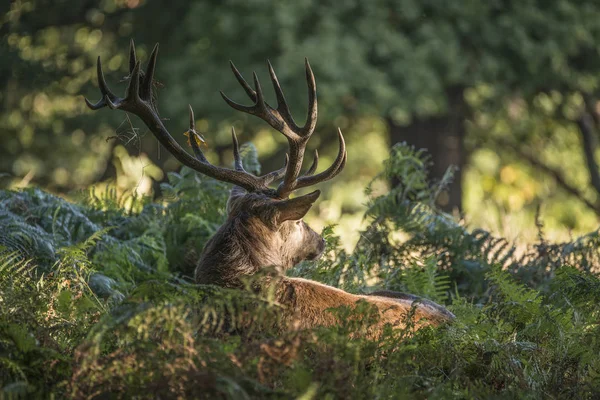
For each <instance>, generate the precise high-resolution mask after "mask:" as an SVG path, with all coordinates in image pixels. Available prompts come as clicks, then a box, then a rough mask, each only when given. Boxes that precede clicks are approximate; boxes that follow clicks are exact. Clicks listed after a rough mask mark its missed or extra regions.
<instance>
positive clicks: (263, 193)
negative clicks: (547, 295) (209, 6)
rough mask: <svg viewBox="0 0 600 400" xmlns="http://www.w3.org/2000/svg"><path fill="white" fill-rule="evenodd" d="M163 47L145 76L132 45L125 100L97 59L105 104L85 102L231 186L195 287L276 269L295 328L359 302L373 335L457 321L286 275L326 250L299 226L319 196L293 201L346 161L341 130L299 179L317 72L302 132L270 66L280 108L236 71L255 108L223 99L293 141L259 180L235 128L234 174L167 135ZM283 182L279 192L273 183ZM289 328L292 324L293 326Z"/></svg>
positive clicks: (387, 296)
mask: <svg viewBox="0 0 600 400" xmlns="http://www.w3.org/2000/svg"><path fill="white" fill-rule="evenodd" d="M157 54H158V45H156V47H154V50H153V51H152V54H151V56H150V60H149V63H148V66H147V69H146V71H145V72H143V71H141V68H140V62H139V61H138V60H137V58H136V53H135V47H134V45H133V42H132V43H131V49H130V60H129V70H130V78H129V84H128V86H127V90H126V94H125V97H124V98H120V97H117V96H116V95H115V94H113V92H111V90H110V89H109V88H108V85H107V84H106V81H105V79H104V74H103V71H102V64H101V61H100V57H98V64H97V74H98V85H99V87H100V91H101V92H102V98H101V99H100V100H99V101H98V102H97V103H95V104H94V103H91V102H90V101H88V100H87V99H86V103H87V105H88V107H89V108H91V109H92V110H98V109H100V108H104V107H106V106H108V107H109V108H111V109H119V110H123V111H126V112H130V113H132V114H135V115H137V116H138V117H139V118H140V119H141V120H142V121H143V122H144V123H145V124H146V125H147V127H148V128H149V129H150V131H151V132H152V133H153V134H154V136H156V138H157V139H158V141H159V142H160V143H161V144H162V145H163V146H165V147H166V148H167V150H168V151H169V152H171V153H172V154H173V155H174V156H175V157H176V158H177V159H178V160H179V161H180V162H181V163H182V164H184V165H186V166H188V167H190V168H192V169H194V170H196V171H198V172H200V173H202V174H204V175H207V176H210V177H212V178H214V179H217V180H220V181H224V182H228V183H231V184H233V185H235V186H234V188H233V189H232V191H231V196H230V198H229V201H228V205H227V209H228V218H227V221H225V223H224V224H223V226H221V228H220V229H219V230H218V231H217V233H216V234H215V235H214V236H213V237H212V238H211V240H210V241H209V242H208V243H207V245H206V247H205V248H204V251H203V252H202V255H201V256H200V260H199V261H198V265H197V268H196V271H195V279H196V282H198V283H202V284H215V285H220V286H225V287H240V286H241V285H242V280H241V278H243V277H246V276H248V275H252V274H254V273H255V272H257V271H259V270H260V269H261V268H264V267H268V266H275V267H277V268H279V270H280V271H281V272H282V273H281V274H280V275H279V276H278V277H277V278H276V279H270V280H269V282H273V284H275V285H277V286H276V291H275V293H276V294H277V298H278V300H279V301H280V302H281V303H282V304H284V305H285V306H287V309H288V310H289V317H287V318H286V320H287V321H288V322H289V323H290V324H292V323H293V326H294V327H296V328H308V327H313V326H317V325H332V324H335V323H337V319H336V318H337V317H335V316H334V315H333V314H332V313H330V312H329V311H328V309H330V308H335V307H340V306H349V307H354V306H355V304H356V303H357V301H359V300H366V301H367V302H368V303H370V304H372V305H374V306H375V307H376V309H377V310H378V312H379V314H380V318H379V320H380V323H379V325H378V326H376V327H374V328H373V329H375V330H376V331H378V329H379V328H381V327H382V326H383V325H384V324H386V323H391V324H392V325H394V326H399V327H403V326H405V323H406V316H407V314H408V313H409V311H411V310H412V315H413V317H414V318H415V321H416V326H417V327H418V326H422V325H426V324H434V325H437V324H439V323H441V322H444V321H448V320H450V319H452V318H453V315H452V313H450V312H449V311H447V310H446V309H445V308H443V307H441V306H439V305H437V304H435V303H433V302H430V301H415V300H417V298H416V297H414V296H411V295H404V294H394V293H393V292H387V291H386V292H381V293H375V294H373V295H371V296H365V295H354V294H350V293H346V292H344V291H342V290H339V289H336V288H334V287H330V286H326V285H323V284H320V283H317V282H314V281H309V280H305V279H299V278H289V277H285V276H284V274H283V272H284V271H285V270H286V269H288V268H290V267H292V266H294V265H295V264H297V263H298V262H300V261H302V260H315V259H317V258H319V257H320V256H321V254H322V253H323V250H324V248H325V241H324V240H323V238H322V237H321V236H320V235H319V234H318V233H316V232H315V231H313V230H312V229H311V228H310V227H309V226H308V225H306V223H304V222H303V221H302V218H303V217H304V215H305V214H306V213H307V212H308V210H309V209H310V207H311V206H312V204H313V203H314V202H315V201H316V200H317V198H318V197H319V195H320V191H319V190H315V191H314V192H311V193H308V194H305V195H303V196H298V197H295V198H289V196H290V194H291V193H292V192H293V191H295V190H297V189H301V188H305V187H308V186H312V185H315V184H317V183H320V182H324V181H327V180H329V179H331V178H333V177H335V176H336V175H337V174H339V173H340V172H341V171H342V169H343V168H344V165H345V163H346V147H345V143H344V137H343V136H342V133H341V131H340V130H339V129H338V139H339V151H338V155H337V158H336V159H335V160H334V162H333V164H332V165H331V166H330V167H329V168H327V169H326V170H324V171H323V172H320V173H318V174H315V171H316V169H317V164H318V160H319V158H318V153H317V152H316V151H315V154H314V161H313V163H312V166H311V167H310V168H309V169H308V171H307V172H306V173H305V174H303V175H300V169H301V167H302V161H303V158H304V152H305V149H306V144H307V142H308V140H309V139H310V137H311V135H312V133H313V131H314V129H315V125H316V122H317V92H316V86H315V79H314V75H313V72H312V70H311V68H310V65H309V64H308V61H306V63H305V64H306V80H307V82H308V103H309V105H308V117H307V121H306V123H305V124H304V126H298V125H296V123H295V122H294V120H293V118H292V115H291V113H290V111H289V108H288V105H287V103H286V100H285V98H284V95H283V92H282V90H281V86H280V85H279V82H278V80H277V76H276V75H275V72H274V71H273V68H272V66H271V64H270V63H269V64H268V68H269V74H270V77H271V82H272V84H273V87H274V89H275V94H276V97H277V103H278V104H277V108H273V107H272V106H270V105H269V104H268V103H266V102H265V99H264V97H263V92H262V89H261V86H260V83H259V81H258V78H257V76H256V74H254V88H252V87H251V86H250V85H249V84H248V83H247V82H246V80H244V78H243V77H242V75H241V74H240V72H239V71H238V70H237V69H236V68H235V66H234V65H233V63H232V64H231V69H232V70H233V74H234V75H235V77H236V79H237V80H238V82H239V83H240V84H241V86H242V87H243V89H244V91H245V92H246V94H247V95H248V97H250V99H251V100H252V101H253V103H254V104H252V105H250V106H244V105H241V104H238V103H235V102H234V101H232V100H231V99H229V98H228V97H227V96H225V94H223V93H221V95H222V97H223V99H224V100H225V102H226V103H227V104H229V105H230V106H231V107H233V108H234V109H236V110H238V111H241V112H245V113H248V114H252V115H255V116H257V117H259V118H261V119H263V120H264V121H266V122H267V123H268V124H269V125H270V126H271V127H273V128H274V129H275V130H277V131H279V132H281V133H282V134H283V135H284V136H285V137H286V138H287V141H288V145H289V153H288V155H287V156H286V162H285V164H284V166H283V168H281V169H279V170H277V171H274V172H271V173H268V174H266V175H263V176H255V175H253V174H251V173H248V172H247V171H245V170H244V167H243V166H242V161H241V157H240V153H239V148H238V140H237V137H236V135H235V132H234V131H233V130H232V133H231V136H232V140H233V155H234V169H228V168H222V167H218V166H214V165H212V164H210V163H209V162H208V160H207V159H206V157H205V156H204V154H203V153H202V151H201V150H200V148H199V146H198V144H197V143H196V140H193V139H192V140H190V144H191V147H192V149H193V152H194V154H195V157H194V156H192V155H190V154H189V153H188V152H186V151H185V150H184V149H183V148H182V147H181V146H180V145H179V144H178V143H177V142H176V141H175V139H173V137H172V136H171V134H169V132H168V131H167V128H166V127H165V125H164V123H163V121H162V120H161V118H160V117H159V114H158V110H157V106H156V102H155V98H154V97H153V93H152V89H153V76H154V71H155V66H156V57H157ZM189 134H190V135H195V134H196V131H195V123H194V113H193V111H192V108H191V106H190V123H189ZM278 180H282V181H281V183H280V184H279V185H278V186H277V188H276V189H274V188H271V187H270V185H271V184H273V183H274V182H276V181H278ZM290 326H291V325H290Z"/></svg>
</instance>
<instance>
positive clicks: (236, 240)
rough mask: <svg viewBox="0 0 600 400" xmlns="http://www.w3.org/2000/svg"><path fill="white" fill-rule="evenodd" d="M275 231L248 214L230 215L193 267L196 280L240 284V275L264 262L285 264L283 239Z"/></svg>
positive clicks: (272, 264)
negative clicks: (194, 267) (195, 266)
mask: <svg viewBox="0 0 600 400" xmlns="http://www.w3.org/2000/svg"><path fill="white" fill-rule="evenodd" d="M280 242H281V240H280V239H279V236H278V235H277V232H273V231H272V230H270V229H269V228H267V227H266V226H265V225H264V224H262V223H260V221H258V219H257V218H256V217H252V216H249V215H248V214H242V215H238V216H236V217H235V218H229V219H228V220H227V222H226V223H225V224H224V225H223V226H221V228H220V229H219V230H218V231H217V233H215V235H214V236H213V237H212V238H211V239H210V240H209V241H208V243H207V244H206V247H205V248H204V252H203V253H202V255H201V256H200V260H199V261H198V266H197V268H196V273H195V279H196V282H197V283H202V284H213V285H219V286H225V287H240V286H241V285H242V282H241V280H240V278H241V277H243V276H248V275H252V274H254V273H255V272H257V271H259V270H260V269H261V268H263V267H266V266H273V267H284V268H285V267H287V266H288V264H290V260H287V259H286V258H287V257H285V254H284V252H283V251H282V247H283V243H280Z"/></svg>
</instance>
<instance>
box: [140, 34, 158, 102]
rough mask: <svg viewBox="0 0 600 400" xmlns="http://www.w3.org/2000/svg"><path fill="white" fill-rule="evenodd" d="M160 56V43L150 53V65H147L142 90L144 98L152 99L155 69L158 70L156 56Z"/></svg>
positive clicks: (141, 95)
mask: <svg viewBox="0 0 600 400" xmlns="http://www.w3.org/2000/svg"><path fill="white" fill-rule="evenodd" d="M157 57H158V43H156V45H155V46H154V49H152V53H151V54H150V60H148V66H147V67H146V73H145V74H144V79H143V81H142V88H141V90H140V97H141V98H142V99H143V100H146V101H151V100H152V83H153V82H154V71H155V70H156V58H157Z"/></svg>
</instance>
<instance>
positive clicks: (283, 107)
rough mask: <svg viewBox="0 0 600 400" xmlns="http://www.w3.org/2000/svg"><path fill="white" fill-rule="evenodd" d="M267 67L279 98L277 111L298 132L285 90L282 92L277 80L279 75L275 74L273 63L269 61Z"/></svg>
mask: <svg viewBox="0 0 600 400" xmlns="http://www.w3.org/2000/svg"><path fill="white" fill-rule="evenodd" d="M267 65H268V67H269V76H270V77H271V83H272V84H273V89H274V90H275V96H276V97H277V111H278V112H279V115H281V118H283V120H284V121H285V122H286V123H287V124H288V125H290V126H292V127H293V129H294V130H296V131H297V130H298V129H299V128H298V125H296V123H295V122H294V118H293V117H292V114H291V113H290V109H289V107H288V104H287V101H286V100H285V96H284V94H283V90H281V85H280V84H279V79H277V75H276V74H275V70H274V69H273V66H272V65H271V61H269V60H267Z"/></svg>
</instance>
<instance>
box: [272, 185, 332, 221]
mask: <svg viewBox="0 0 600 400" xmlns="http://www.w3.org/2000/svg"><path fill="white" fill-rule="evenodd" d="M320 195H321V191H320V190H315V191H314V192H311V193H308V194H305V195H304V196H300V197H294V198H293V199H287V200H279V201H277V202H275V204H274V207H275V209H276V213H275V215H274V216H275V220H276V221H275V223H276V224H280V223H282V222H284V221H297V220H299V219H302V218H303V217H304V216H305V215H306V213H307V212H308V210H310V208H311V207H312V205H313V203H314V202H315V201H316V200H317V199H318V198H319V196H320Z"/></svg>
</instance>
